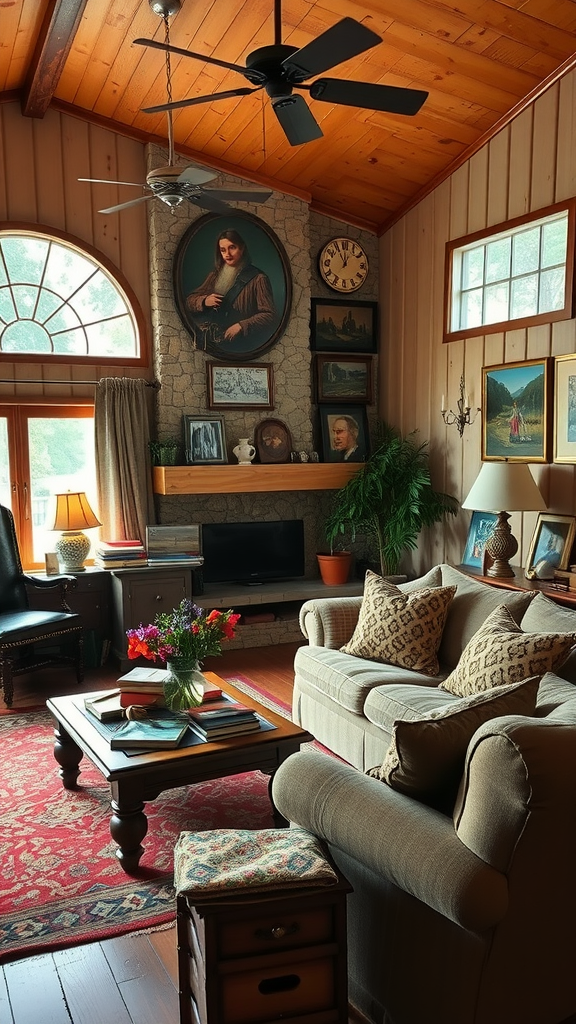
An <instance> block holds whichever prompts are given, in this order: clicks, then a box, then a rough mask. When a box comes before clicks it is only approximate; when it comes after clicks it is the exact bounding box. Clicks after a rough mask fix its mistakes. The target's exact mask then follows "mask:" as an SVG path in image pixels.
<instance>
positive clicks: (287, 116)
mask: <svg viewBox="0 0 576 1024" xmlns="http://www.w3.org/2000/svg"><path fill="white" fill-rule="evenodd" d="M272 109H273V111H274V113H275V114H276V117H277V118H278V120H279V122H280V126H281V128H282V129H283V131H284V134H285V135H286V138H287V139H288V142H289V143H290V145H291V146H301V145H302V144H303V143H304V142H313V141H314V139H321V138H322V136H323V134H324V133H323V132H322V130H321V129H320V125H319V124H318V122H317V120H316V118H315V117H314V114H313V113H312V111H311V110H310V108H309V107H308V104H307V103H306V102H305V100H304V99H303V97H302V96H281V97H280V99H277V100H272Z"/></svg>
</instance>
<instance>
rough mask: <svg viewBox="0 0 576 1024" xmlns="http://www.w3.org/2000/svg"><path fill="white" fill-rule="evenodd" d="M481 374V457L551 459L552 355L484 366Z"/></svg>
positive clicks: (513, 460)
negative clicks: (550, 366) (550, 362)
mask: <svg viewBox="0 0 576 1024" xmlns="http://www.w3.org/2000/svg"><path fill="white" fill-rule="evenodd" d="M482 374H483V401H482V459H483V460H484V461H495V462H498V461H502V460H504V459H507V460H509V461H510V462H548V461H549V457H550V456H549V448H550V445H549V437H550V430H549V418H550V374H549V359H547V358H545V359H532V360H529V361H527V362H524V363H505V364H503V365H501V366H485V367H484V368H483V370H482Z"/></svg>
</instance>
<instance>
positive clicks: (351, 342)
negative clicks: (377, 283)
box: [310, 299, 378, 352]
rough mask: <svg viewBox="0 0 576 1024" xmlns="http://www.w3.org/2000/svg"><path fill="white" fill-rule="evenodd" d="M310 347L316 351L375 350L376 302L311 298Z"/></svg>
mask: <svg viewBox="0 0 576 1024" xmlns="http://www.w3.org/2000/svg"><path fill="white" fill-rule="evenodd" d="M311 301H312V308H311V317H310V348H311V349H313V350H315V351H316V352H376V350H377V334H376V330H377V313H378V303H377V302H360V301H359V300H358V301H356V300H354V299H312V300H311Z"/></svg>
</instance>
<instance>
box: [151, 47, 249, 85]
mask: <svg viewBox="0 0 576 1024" xmlns="http://www.w3.org/2000/svg"><path fill="white" fill-rule="evenodd" d="M133 42H134V43H138V45H139V46H151V47H153V48H154V49H155V50H165V51H166V50H167V51H168V53H178V54H180V56H181V57H194V58H195V60H203V61H205V63H206V64H216V65H217V67H219V68H227V69H228V71H238V73H239V74H240V75H245V74H246V70H247V69H246V68H245V67H242V65H241V64H230V63H229V62H228V61H227V60H218V59H217V57H208V56H207V55H206V54H205V53H194V51H193V50H184V49H183V48H182V47H181V46H172V44H171V43H161V42H159V41H158V40H156V39H134V40H133ZM264 79H265V75H263V74H261V73H260V72H258V71H250V81H251V82H258V81H261V82H262V83H264Z"/></svg>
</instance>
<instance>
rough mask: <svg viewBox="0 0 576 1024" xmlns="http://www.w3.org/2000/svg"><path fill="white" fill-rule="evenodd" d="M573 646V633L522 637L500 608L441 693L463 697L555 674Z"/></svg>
mask: <svg viewBox="0 0 576 1024" xmlns="http://www.w3.org/2000/svg"><path fill="white" fill-rule="evenodd" d="M574 644H576V633H525V632H524V631H523V630H522V629H521V628H520V626H519V625H518V624H517V622H515V621H514V619H513V618H512V616H511V614H510V612H509V611H508V609H507V608H506V606H505V605H503V604H502V605H499V606H498V608H495V609H494V611H493V612H492V613H491V614H490V615H489V616H488V618H487V619H486V621H485V623H484V624H483V625H482V626H481V627H480V629H479V630H477V632H476V633H475V634H474V636H473V637H472V639H471V640H470V641H469V642H468V643H467V645H466V647H465V648H464V650H463V651H462V655H461V657H460V661H459V662H458V664H457V665H456V668H455V669H454V671H453V672H451V673H450V675H449V676H448V678H447V679H445V680H444V682H443V683H441V684H440V685H441V689H443V690H448V692H449V693H454V694H456V696H457V697H466V696H467V695H468V694H470V693H480V692H481V691H482V690H489V689H491V688H492V687H493V686H502V685H509V684H510V683H516V682H518V681H519V680H521V679H527V678H528V677H529V676H535V675H538V676H543V675H544V673H545V672H554V671H555V670H556V669H557V668H558V667H559V666H560V665H561V664H562V662H563V661H565V660H566V658H567V657H568V654H569V652H570V648H571V647H573V646H574Z"/></svg>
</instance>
